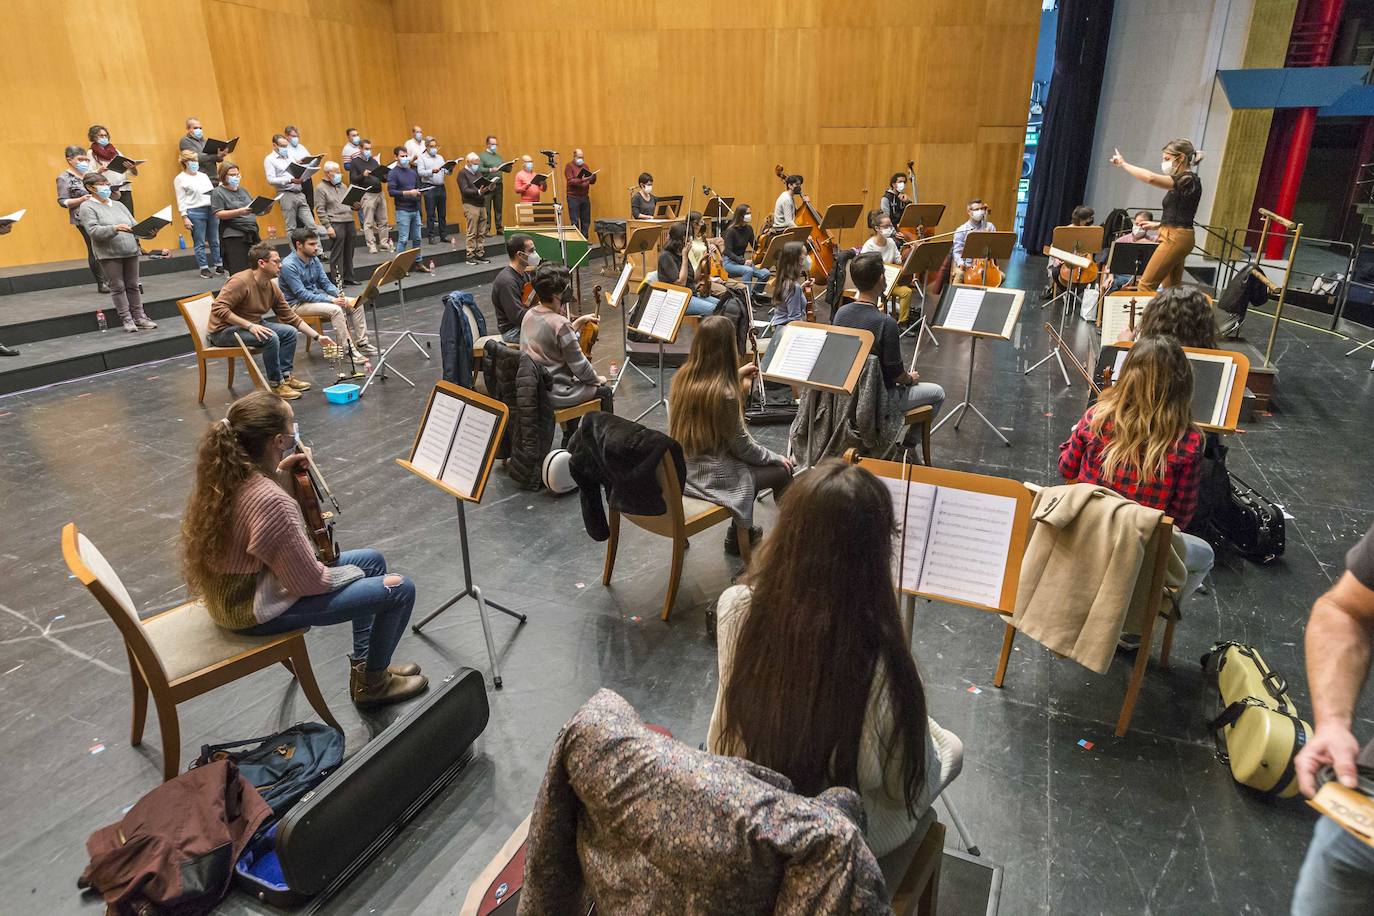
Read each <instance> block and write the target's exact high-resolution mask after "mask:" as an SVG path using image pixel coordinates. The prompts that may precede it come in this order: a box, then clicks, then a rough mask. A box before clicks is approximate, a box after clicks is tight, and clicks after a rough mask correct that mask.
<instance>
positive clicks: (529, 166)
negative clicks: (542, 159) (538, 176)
mask: <svg viewBox="0 0 1374 916" xmlns="http://www.w3.org/2000/svg"><path fill="white" fill-rule="evenodd" d="M525 171H527V172H533V171H534V163H533V162H526V163H525Z"/></svg>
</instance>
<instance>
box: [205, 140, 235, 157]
mask: <svg viewBox="0 0 1374 916" xmlns="http://www.w3.org/2000/svg"><path fill="white" fill-rule="evenodd" d="M238 145H239V138H238V137H235V138H234V139H232V140H206V141H205V155H207V156H218V155H219V151H220V150H224V151H225V152H226V153H232V152H233V151H234V147H236V146H238Z"/></svg>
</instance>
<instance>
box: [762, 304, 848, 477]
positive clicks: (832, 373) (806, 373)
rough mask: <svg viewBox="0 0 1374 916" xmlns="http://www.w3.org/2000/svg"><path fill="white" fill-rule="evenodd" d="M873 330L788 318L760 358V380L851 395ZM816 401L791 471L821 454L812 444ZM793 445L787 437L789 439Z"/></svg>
mask: <svg viewBox="0 0 1374 916" xmlns="http://www.w3.org/2000/svg"><path fill="white" fill-rule="evenodd" d="M873 342H874V341H873V334H872V333H871V332H869V331H865V330H863V329H861V328H842V327H838V326H836V325H828V324H818V323H816V322H813V321H789V322H788V323H787V324H785V325H783V326H782V327H780V328H778V331H777V333H776V334H775V335H773V338H772V341H771V342H770V343H769V345H768V352H767V353H765V354H764V355H763V359H762V360H760V363H759V377H760V379H764V380H768V381H773V382H781V383H783V384H784V385H791V386H794V387H802V388H810V389H813V391H814V393H813V394H812V397H817V396H819V395H820V393H821V392H829V393H831V394H852V393H853V391H854V386H855V384H857V383H858V381H859V374H860V373H861V372H862V371H863V367H864V361H865V360H866V359H867V358H868V354H869V353H870V352H871V351H872V350H873ZM816 406H817V405H812V407H813V409H812V410H811V418H810V420H809V421H808V423H807V431H806V452H807V453H806V455H805V456H804V459H803V460H802V461H799V462H797V466H796V470H795V472H794V473H800V472H801V471H803V470H805V469H806V468H807V467H810V466H811V465H812V463H813V459H815V458H816V457H817V456H818V454H819V449H818V447H817V445H816V414H817V412H818V411H817V410H816V409H815V407H816ZM788 446H789V449H790V448H791V446H792V442H791V437H789V441H788Z"/></svg>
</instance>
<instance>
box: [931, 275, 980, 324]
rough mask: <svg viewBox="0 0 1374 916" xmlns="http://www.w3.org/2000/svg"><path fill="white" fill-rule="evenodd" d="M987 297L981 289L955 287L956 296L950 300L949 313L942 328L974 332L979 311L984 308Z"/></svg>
mask: <svg viewBox="0 0 1374 916" xmlns="http://www.w3.org/2000/svg"><path fill="white" fill-rule="evenodd" d="M985 295H986V293H985V292H984V291H983V290H981V289H970V288H968V287H963V286H960V287H955V289H954V294H953V295H952V296H951V297H950V300H949V311H948V312H947V313H946V314H945V320H944V322H942V324H941V327H946V328H950V329H951V330H955V331H972V330H973V325H974V322H976V321H977V320H978V311H979V309H981V308H982V307H983V296H985Z"/></svg>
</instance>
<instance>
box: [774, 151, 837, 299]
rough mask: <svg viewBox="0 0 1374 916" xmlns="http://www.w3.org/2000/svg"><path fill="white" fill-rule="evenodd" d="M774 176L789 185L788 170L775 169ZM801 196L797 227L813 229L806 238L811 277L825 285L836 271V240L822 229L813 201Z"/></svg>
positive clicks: (779, 167)
mask: <svg viewBox="0 0 1374 916" xmlns="http://www.w3.org/2000/svg"><path fill="white" fill-rule="evenodd" d="M773 174H775V175H777V176H778V178H779V180H781V181H782V183H783V184H784V185H786V184H787V170H786V169H784V168H783V167H782V166H781V165H777V166H775V167H774V168H773ZM800 196H801V199H802V207H801V209H800V210H798V211H797V225H798V226H809V227H811V232H810V234H809V235H807V237H806V249H807V251H809V252H810V253H811V276H812V278H813V279H817V280H820V281H821V282H822V283H824V282H826V280H827V279H829V277H830V272H831V271H832V270H834V269H835V240H834V239H832V238H831V237H830V233H829V232H826V231H825V230H824V229H822V228H821V215H820V214H819V213H817V212H816V208H815V207H813V206H811V201H809V200H807V199H806V195H804V194H803V195H800Z"/></svg>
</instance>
